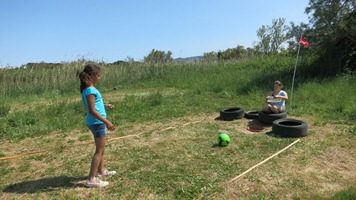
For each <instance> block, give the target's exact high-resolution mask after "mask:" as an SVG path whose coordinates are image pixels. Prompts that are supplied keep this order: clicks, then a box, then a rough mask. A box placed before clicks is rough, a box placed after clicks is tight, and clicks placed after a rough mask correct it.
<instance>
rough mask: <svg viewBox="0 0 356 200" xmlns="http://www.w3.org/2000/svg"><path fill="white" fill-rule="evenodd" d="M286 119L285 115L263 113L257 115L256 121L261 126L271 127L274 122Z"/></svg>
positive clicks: (284, 113)
mask: <svg viewBox="0 0 356 200" xmlns="http://www.w3.org/2000/svg"><path fill="white" fill-rule="evenodd" d="M283 118H287V113H286V112H282V113H265V112H263V111H261V112H259V113H258V121H260V122H261V123H263V124H268V125H271V124H272V123H273V121H274V120H277V119H283Z"/></svg>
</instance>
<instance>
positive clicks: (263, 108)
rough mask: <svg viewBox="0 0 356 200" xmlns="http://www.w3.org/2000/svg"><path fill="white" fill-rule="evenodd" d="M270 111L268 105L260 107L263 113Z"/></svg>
mask: <svg viewBox="0 0 356 200" xmlns="http://www.w3.org/2000/svg"><path fill="white" fill-rule="evenodd" d="M270 109H271V105H269V104H267V103H266V104H264V105H263V107H262V111H263V112H269V111H270Z"/></svg>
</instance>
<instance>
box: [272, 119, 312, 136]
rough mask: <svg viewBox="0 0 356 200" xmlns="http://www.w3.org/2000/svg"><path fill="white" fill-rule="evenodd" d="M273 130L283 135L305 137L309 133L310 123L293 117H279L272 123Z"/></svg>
mask: <svg viewBox="0 0 356 200" xmlns="http://www.w3.org/2000/svg"><path fill="white" fill-rule="evenodd" d="M272 132H273V133H275V134H277V135H280V136H282V137H304V136H306V135H307V133H308V124H307V123H306V122H305V121H302V120H297V119H291V118H285V119H278V120H275V121H274V122H273V124H272Z"/></svg>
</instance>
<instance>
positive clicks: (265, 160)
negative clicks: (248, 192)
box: [229, 139, 300, 183]
mask: <svg viewBox="0 0 356 200" xmlns="http://www.w3.org/2000/svg"><path fill="white" fill-rule="evenodd" d="M299 141H300V139H297V140H296V141H294V142H292V143H291V144H289V145H288V146H286V147H285V148H284V149H282V150H280V151H278V152H277V153H275V154H273V155H272V156H270V157H268V158H266V159H264V160H263V161H261V162H260V163H258V164H256V165H254V166H252V167H251V168H250V169H248V170H246V171H245V172H243V173H242V174H240V175H238V176H236V177H235V178H233V179H231V180H230V181H229V183H231V182H233V181H235V180H236V179H238V178H240V177H242V176H243V175H245V174H247V173H248V172H250V171H252V170H253V169H255V168H256V167H258V166H260V165H262V164H263V163H265V162H267V161H268V160H270V159H271V158H273V157H275V156H277V155H278V154H280V153H282V152H283V151H285V150H287V149H288V148H289V147H291V146H293V145H294V144H296V143H297V142H299Z"/></svg>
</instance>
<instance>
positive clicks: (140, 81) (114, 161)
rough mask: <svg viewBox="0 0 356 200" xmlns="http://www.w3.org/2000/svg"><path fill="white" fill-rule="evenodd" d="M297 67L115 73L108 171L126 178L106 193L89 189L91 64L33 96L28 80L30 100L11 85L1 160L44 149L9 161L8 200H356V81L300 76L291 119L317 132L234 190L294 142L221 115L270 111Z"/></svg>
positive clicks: (1, 184)
mask: <svg viewBox="0 0 356 200" xmlns="http://www.w3.org/2000/svg"><path fill="white" fill-rule="evenodd" d="M277 61H278V62H277ZM306 64H307V62H306ZM288 66H289V67H288ZM292 66H293V59H288V58H285V59H283V58H280V59H275V58H271V59H270V60H252V61H245V62H239V63H219V64H212V65H207V64H196V65H194V64H179V65H167V66H165V65H154V66H130V67H124V66H117V67H115V68H114V67H112V66H110V67H105V68H104V71H103V76H102V80H101V82H100V84H99V85H98V88H99V90H100V91H102V94H103V97H104V100H105V101H106V102H110V103H112V104H114V105H115V106H116V107H115V109H114V110H111V111H108V115H109V118H110V120H111V121H112V122H113V123H114V124H115V125H116V126H117V131H114V132H109V134H108V145H107V148H106V153H105V156H106V165H107V167H108V168H109V169H115V170H117V172H118V174H117V175H116V176H114V177H110V178H107V180H108V181H109V182H110V185H109V186H108V187H105V188H100V189H87V188H85V187H84V180H85V179H86V177H87V175H88V170H89V167H90V160H91V157H92V155H93V151H94V146H93V142H92V140H93V139H92V136H91V134H90V133H89V131H88V129H87V128H86V127H85V125H84V117H85V111H84V108H83V106H82V102H81V99H80V95H79V94H78V91H77V90H78V87H77V86H79V84H77V83H76V82H75V81H76V79H75V72H76V70H77V69H79V68H80V67H82V65H76V66H67V69H66V70H65V71H60V70H59V71H58V73H59V74H62V75H63V74H66V73H68V74H67V75H65V77H66V78H65V79H68V81H66V80H65V79H63V80H62V79H61V78H62V76H60V75H59V74H56V73H50V72H51V71H50V70H49V69H47V71H46V70H44V71H41V73H38V74H41V77H49V74H52V75H51V76H57V79H58V80H60V81H53V80H52V79H48V80H50V81H52V82H56V84H53V85H52V86H48V85H47V86H46V87H43V86H41V87H40V85H41V84H39V86H38V87H37V86H36V84H37V82H41V81H42V83H43V82H45V80H44V79H41V77H39V76H36V75H33V78H32V80H37V82H36V83H33V84H32V87H31V86H28V85H24V84H23V83H20V82H19V83H18V86H17V88H25V87H28V88H25V89H22V90H21V91H22V94H23V95H21V92H19V91H17V90H16V88H15V89H14V88H12V87H13V86H12V85H11V84H6V85H5V83H2V86H3V87H2V90H1V92H2V93H3V96H2V97H1V98H2V101H3V102H4V104H3V105H2V106H0V114H1V115H0V116H1V117H0V122H1V123H2V126H1V129H0V137H1V143H2V145H1V147H0V157H3V158H4V157H8V156H12V155H18V154H23V153H28V152H34V151H39V150H45V152H42V153H37V154H33V155H27V156H22V157H19V158H14V159H8V160H4V161H0V199H354V198H355V196H356V188H355V185H356V170H355V169H356V159H355V158H356V148H355V137H356V126H355V121H356V115H355V113H356V105H355V102H356V93H355V92H353V91H354V88H353V87H354V83H355V82H356V81H355V79H356V78H355V76H354V75H340V76H337V77H326V78H318V77H316V78H315V77H314V78H310V77H306V76H302V74H299V77H298V79H297V81H296V88H295V90H294V93H293V107H292V110H291V109H289V105H288V104H287V109H288V111H287V112H288V115H289V117H292V118H297V119H301V120H304V121H306V122H307V123H308V125H309V131H308V136H307V137H304V138H301V141H300V142H298V143H296V144H295V145H293V146H292V147H290V148H289V149H287V150H286V151H284V152H283V153H281V154H279V155H278V156H276V157H274V158H272V159H271V160H269V161H268V162H266V163H264V164H263V165H261V166H259V167H257V168H256V169H254V170H252V171H251V172H249V173H247V174H246V175H245V176H243V177H241V178H239V179H237V180H235V181H233V182H230V180H231V179H233V178H234V177H236V176H238V175H239V174H241V173H243V172H244V171H246V170H247V169H249V168H250V167H252V166H254V165H256V164H257V163H259V162H261V161H262V160H264V159H266V158H268V157H269V156H271V155H273V154H274V153H276V152H277V151H279V150H281V149H283V148H284V147H286V146H287V145H289V144H290V143H292V142H293V141H295V140H296V138H280V137H277V136H275V135H274V134H273V133H272V132H271V127H270V126H264V127H265V130H264V131H263V132H260V133H253V132H249V131H247V129H246V127H247V125H248V124H251V123H258V122H257V121H253V120H247V119H240V120H235V121H229V122H228V121H220V120H217V117H218V116H219V110H221V109H223V108H227V107H232V106H240V107H243V108H244V109H245V111H248V110H255V109H260V107H261V105H262V103H263V100H264V97H265V94H266V92H267V91H269V90H270V88H271V86H270V85H269V83H272V82H273V81H274V80H276V79H279V80H282V82H284V84H285V85H286V88H285V89H286V91H287V92H288V93H289V94H290V92H291V90H290V89H291V88H290V87H291V79H290V78H291V76H292V74H290V72H291V71H293V68H292ZM301 69H303V61H302V62H301ZM68 71H69V72H68ZM2 73H4V72H2ZM11 73H13V72H11ZM21 73H24V74H25V72H22V71H21V72H20V71H19V73H18V74H21ZM71 73H73V74H74V75H70V74H71ZM35 74H36V73H35ZM6 76H7V77H11V76H10V75H9V74H6ZM18 76H19V77H21V76H20V75H18ZM3 77H5V75H3ZM45 79H46V80H47V78H45ZM2 80H4V79H2ZM9 80H12V81H20V80H23V79H17V78H10V79H9ZM74 83H75V87H73V84H74ZM70 85H71V87H69V86H70ZM5 86H6V87H5ZM113 87H115V88H116V90H113ZM6 88H8V89H6ZM36 88H37V89H36ZM31 91H32V92H31ZM33 91H41V92H39V93H38V94H37V93H34V92H33ZM345 94H347V95H345ZM220 132H225V133H228V134H229V135H230V137H231V140H232V142H231V143H230V144H229V146H227V147H225V148H219V147H217V146H216V144H217V136H218V134H219V133H220ZM123 136H127V137H123Z"/></svg>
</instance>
